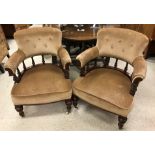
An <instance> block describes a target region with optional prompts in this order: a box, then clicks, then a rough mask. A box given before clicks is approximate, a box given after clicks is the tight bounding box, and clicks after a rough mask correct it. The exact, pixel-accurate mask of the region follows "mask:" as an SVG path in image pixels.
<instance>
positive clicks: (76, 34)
mask: <svg viewBox="0 0 155 155" xmlns="http://www.w3.org/2000/svg"><path fill="white" fill-rule="evenodd" d="M78 25H79V24H78ZM61 30H62V38H63V44H64V45H65V46H66V49H67V51H68V52H69V54H70V56H71V58H72V60H73V59H74V58H75V57H76V56H77V55H78V54H79V53H81V52H83V51H84V50H86V49H88V48H90V47H92V46H95V45H96V39H97V31H98V30H99V28H93V27H92V25H90V24H85V25H83V26H81V27H77V25H71V24H70V25H67V26H62V27H61ZM74 49H76V50H74ZM73 61H74V60H73Z"/></svg>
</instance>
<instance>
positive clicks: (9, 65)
mask: <svg viewBox="0 0 155 155" xmlns="http://www.w3.org/2000/svg"><path fill="white" fill-rule="evenodd" d="M25 58H26V56H25V54H24V53H23V52H22V51H20V50H18V51H16V52H14V53H13V54H12V55H11V57H10V58H9V59H8V61H7V62H6V64H5V65H4V67H5V70H7V71H8V72H9V75H10V76H13V75H15V74H16V69H17V67H18V66H19V64H20V63H21V62H22V61H23V60H24V59H25Z"/></svg>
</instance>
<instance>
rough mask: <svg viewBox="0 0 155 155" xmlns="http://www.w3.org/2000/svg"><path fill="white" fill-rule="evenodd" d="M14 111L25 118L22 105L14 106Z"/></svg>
mask: <svg viewBox="0 0 155 155" xmlns="http://www.w3.org/2000/svg"><path fill="white" fill-rule="evenodd" d="M15 109H16V111H17V112H19V115H20V116H21V117H24V116H25V114H24V111H23V106H22V105H15Z"/></svg>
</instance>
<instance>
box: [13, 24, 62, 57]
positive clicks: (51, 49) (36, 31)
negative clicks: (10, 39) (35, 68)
mask: <svg viewBox="0 0 155 155" xmlns="http://www.w3.org/2000/svg"><path fill="white" fill-rule="evenodd" d="M14 38H15V40H16V42H17V45H18V48H19V50H21V51H23V52H24V54H25V56H26V57H30V56H34V55H40V54H51V55H57V51H58V49H59V48H60V46H61V41H62V32H61V31H60V30H59V29H56V28H51V27H37V28H30V29H23V30H19V31H17V32H15V34H14Z"/></svg>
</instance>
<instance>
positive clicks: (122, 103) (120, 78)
mask: <svg viewBox="0 0 155 155" xmlns="http://www.w3.org/2000/svg"><path fill="white" fill-rule="evenodd" d="M130 86H131V81H130V79H129V78H128V77H127V76H125V75H124V74H123V73H121V72H119V71H117V70H113V69H105V68H100V69H95V70H93V71H91V72H89V73H88V74H87V75H86V76H85V77H79V78H77V79H76V80H75V81H74V82H73V92H74V93H75V94H76V95H78V94H83V93H85V94H89V95H91V96H94V97H95V98H97V99H98V101H99V100H101V101H105V102H104V103H106V102H107V103H108V104H109V105H110V104H111V105H112V106H115V107H117V108H119V109H124V110H128V109H130V107H131V105H132V101H133V97H132V96H131V95H130V94H129V91H130ZM78 96H79V95H78ZM85 96H86V95H85ZM79 97H80V96H79ZM85 100H86V99H85ZM90 103H92V104H95V102H91V101H90ZM97 106H98V105H97ZM100 107H101V106H100Z"/></svg>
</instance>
